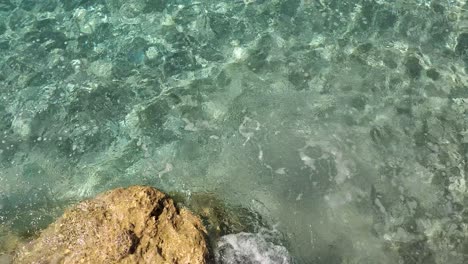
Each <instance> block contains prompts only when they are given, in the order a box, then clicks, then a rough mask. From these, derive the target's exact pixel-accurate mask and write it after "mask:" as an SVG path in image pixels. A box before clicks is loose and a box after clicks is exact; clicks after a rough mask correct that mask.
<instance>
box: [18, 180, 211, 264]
mask: <svg viewBox="0 0 468 264" xmlns="http://www.w3.org/2000/svg"><path fill="white" fill-rule="evenodd" d="M207 257H208V247H207V243H206V230H205V228H204V227H203V225H202V223H201V221H200V219H199V218H198V217H196V216H194V215H193V214H192V213H191V212H189V211H188V210H186V209H184V208H181V209H179V208H177V207H176V206H175V205H174V202H173V200H172V199H170V198H169V197H168V196H166V195H165V194H164V193H162V192H160V191H158V190H156V189H154V188H151V187H143V186H133V187H129V188H125V189H124V188H119V189H115V190H112V191H109V192H106V193H104V194H101V195H99V196H97V197H96V198H95V199H92V200H88V201H84V202H81V203H79V204H78V205H76V206H74V207H73V208H71V209H69V210H67V211H66V212H65V213H64V214H63V216H62V217H60V218H59V219H58V220H57V221H55V222H54V223H53V224H51V225H50V226H49V227H48V228H47V229H45V230H44V231H43V232H42V233H41V235H40V236H39V238H37V239H35V240H34V241H32V242H30V243H28V244H26V245H24V246H22V247H21V248H20V250H19V251H18V253H17V255H16V257H15V259H14V263H179V264H182V263H191V264H194V263H206V261H207Z"/></svg>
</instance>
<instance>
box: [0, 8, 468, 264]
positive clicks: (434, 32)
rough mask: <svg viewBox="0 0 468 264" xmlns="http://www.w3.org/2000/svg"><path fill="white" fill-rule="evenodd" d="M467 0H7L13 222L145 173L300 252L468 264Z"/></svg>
mask: <svg viewBox="0 0 468 264" xmlns="http://www.w3.org/2000/svg"><path fill="white" fill-rule="evenodd" d="M467 9H468V6H467V4H466V3H465V1H461V0H459V1H449V0H447V1H423V0H421V1H416V0H412V1H397V0H394V1H378V0H375V1H372V0H368V1H364V0H362V1H334V0H323V1H306V0H302V1H299V0H290V1H286V0H277V1H261V0H257V1H255V0H254V1H201V2H194V1H164V0H155V1H150V0H147V1H144V0H140V1H136V0H135V1H118V0H115V1H86V0H81V1H73V2H72V1H56V0H44V1H20V0H17V1H15V0H4V1H2V2H0V18H1V19H0V93H1V96H0V131H1V141H0V221H1V223H2V227H4V228H6V229H8V230H13V232H16V233H20V234H24V233H28V232H33V231H34V230H37V229H39V228H41V227H43V226H45V225H47V224H48V223H50V221H52V220H53V218H54V217H55V216H56V215H57V214H60V211H61V208H62V206H63V205H64V204H69V203H70V202H73V201H76V200H80V199H83V198H85V197H89V196H93V195H94V194H96V193H98V192H101V191H104V190H107V189H110V188H114V187H117V186H125V185H131V184H150V185H154V186H157V187H158V188H161V189H163V190H165V191H181V192H185V193H193V192H200V191H208V192H214V193H216V194H218V195H219V196H220V197H222V198H223V199H225V200H226V201H227V202H229V203H233V204H240V205H242V206H244V207H247V208H250V209H252V210H254V211H257V212H259V213H260V214H261V215H262V216H263V217H264V218H265V219H267V221H268V222H269V223H270V225H272V226H275V229H276V230H278V231H279V232H281V234H282V235H283V236H284V237H285V239H284V242H282V243H283V244H284V245H277V246H278V248H279V249H280V251H281V250H282V249H281V247H282V246H284V247H286V248H287V249H288V251H289V254H291V256H292V257H293V258H294V261H296V262H298V263H463V262H464V258H466V256H467V254H468V238H467V232H468V230H467V229H468V225H467V220H466V219H467V215H466V214H467V211H466V205H467V202H466V201H467V198H466V197H467V189H466V171H467V168H468V165H467V143H468V139H467V133H468V132H467V131H468V130H467V109H468V105H467V100H468V99H467V98H468V90H467V89H468V79H467V74H466V62H467V59H466V51H467V49H468V33H465V32H468V22H467V21H468V20H467V17H468V15H467V13H466V10H467ZM2 237H5V236H2ZM252 237H255V236H254V235H253V236H252ZM241 238H242V239H244V240H242V239H240V240H233V238H232V237H229V238H226V239H227V241H230V242H231V243H232V241H236V242H235V243H238V241H244V242H245V243H252V241H257V242H258V243H259V248H261V247H262V245H261V243H263V242H262V241H263V240H262V238H255V239H254V238H251V237H242V236H241ZM235 243H234V244H235ZM279 244H281V243H279ZM235 245H237V244H235Z"/></svg>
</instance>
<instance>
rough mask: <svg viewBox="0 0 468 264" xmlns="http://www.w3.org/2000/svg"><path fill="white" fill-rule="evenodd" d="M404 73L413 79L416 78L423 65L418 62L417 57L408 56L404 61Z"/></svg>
mask: <svg viewBox="0 0 468 264" xmlns="http://www.w3.org/2000/svg"><path fill="white" fill-rule="evenodd" d="M405 67H406V73H407V74H408V75H409V76H410V77H411V78H413V79H417V78H419V77H420V76H421V71H422V69H423V67H422V66H421V64H420V63H419V59H418V58H416V57H409V58H408V59H407V60H406V63H405Z"/></svg>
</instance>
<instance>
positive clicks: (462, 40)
mask: <svg viewBox="0 0 468 264" xmlns="http://www.w3.org/2000/svg"><path fill="white" fill-rule="evenodd" d="M455 52H456V53H457V54H458V55H460V56H465V55H466V53H467V52H468V33H466V32H464V33H461V34H460V35H459V36H458V38H457V46H456V47H455Z"/></svg>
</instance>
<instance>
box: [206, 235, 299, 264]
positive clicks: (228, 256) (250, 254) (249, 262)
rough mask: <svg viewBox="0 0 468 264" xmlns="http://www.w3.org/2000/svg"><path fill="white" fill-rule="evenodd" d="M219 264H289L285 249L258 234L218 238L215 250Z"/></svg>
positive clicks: (289, 260)
mask: <svg viewBox="0 0 468 264" xmlns="http://www.w3.org/2000/svg"><path fill="white" fill-rule="evenodd" d="M215 257H216V263H221V264H289V263H291V257H290V256H289V253H288V251H287V249H286V248H285V247H283V246H280V245H275V244H273V243H272V242H269V241H267V239H266V238H265V237H264V236H263V235H262V234H259V233H256V234H253V233H238V234H230V235H226V236H223V237H221V238H220V240H219V241H218V244H217V248H216V250H215Z"/></svg>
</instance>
